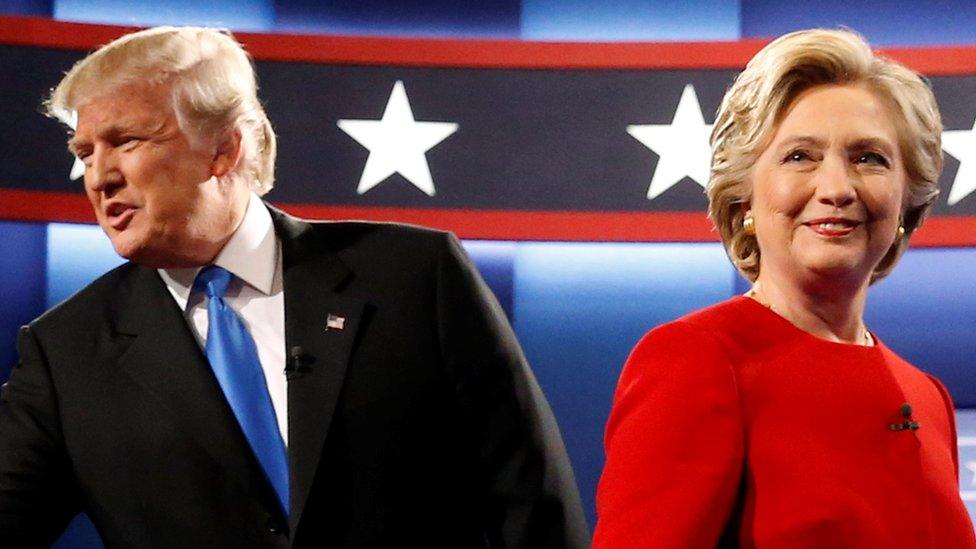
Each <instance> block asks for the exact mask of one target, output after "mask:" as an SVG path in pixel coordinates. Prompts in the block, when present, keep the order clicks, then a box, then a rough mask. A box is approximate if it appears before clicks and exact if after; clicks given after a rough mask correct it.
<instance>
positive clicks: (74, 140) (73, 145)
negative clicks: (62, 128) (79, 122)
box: [68, 135, 79, 156]
mask: <svg viewBox="0 0 976 549" xmlns="http://www.w3.org/2000/svg"><path fill="white" fill-rule="evenodd" d="M78 141H79V140H78V137H77V136H74V135H73V136H71V137H70V138H69V139H68V151H70V152H71V154H73V155H75V156H78V145H79V143H78Z"/></svg>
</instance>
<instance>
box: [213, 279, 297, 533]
mask: <svg viewBox="0 0 976 549" xmlns="http://www.w3.org/2000/svg"><path fill="white" fill-rule="evenodd" d="M232 276H233V275H231V274H230V273H229V272H227V271H226V270H225V269H222V268H220V267H217V266H216V265H211V266H210V267H206V268H204V269H203V270H202V271H200V274H198V275H197V280H196V283H195V284H194V286H195V287H196V288H197V289H199V290H203V291H205V292H206V293H207V298H208V299H207V316H208V317H209V327H208V328H207V349H206V351H207V360H209V361H210V367H211V368H212V369H213V372H214V375H215V376H216V377H217V381H218V382H219V383H220V388H221V389H223V391H224V396H225V397H227V402H228V403H229V404H230V407H231V409H232V410H233V411H234V415H235V416H236V417H237V422H238V423H239V424H240V425H241V429H242V430H243V431H244V436H245V437H247V441H248V443H249V444H250V445H251V449H252V450H253V451H254V455H255V456H256V457H257V458H258V462H259V463H260V464H261V467H262V468H263V469H264V473H265V475H267V477H268V480H270V481H271V485H272V486H274V489H275V492H276V493H277V494H278V500H279V502H280V503H281V507H282V509H283V510H284V511H285V515H286V516H287V515H288V457H287V451H286V450H285V443H284V441H283V440H282V439H281V432H280V431H279V430H278V422H277V420H276V419H275V411H274V406H273V405H272V404H271V395H270V394H269V393H268V384H267V382H266V381H265V379H264V371H263V370H262V369H261V361H260V359H258V351H257V347H255V345H254V339H252V338H251V334H250V333H248V331H247V328H246V327H244V324H243V323H242V322H241V319H240V318H238V316H237V314H235V313H234V311H233V309H231V308H230V307H228V306H227V304H226V303H225V302H224V293H226V292H227V286H229V285H230V281H231V278H232Z"/></svg>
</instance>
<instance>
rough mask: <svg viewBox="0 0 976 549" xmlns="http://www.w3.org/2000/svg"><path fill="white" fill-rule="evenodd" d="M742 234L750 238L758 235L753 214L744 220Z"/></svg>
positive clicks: (747, 215)
mask: <svg viewBox="0 0 976 549" xmlns="http://www.w3.org/2000/svg"><path fill="white" fill-rule="evenodd" d="M742 232H744V233H746V234H747V235H749V236H755V235H756V220H755V219H753V217H752V215H751V214H746V216H745V217H743V218H742Z"/></svg>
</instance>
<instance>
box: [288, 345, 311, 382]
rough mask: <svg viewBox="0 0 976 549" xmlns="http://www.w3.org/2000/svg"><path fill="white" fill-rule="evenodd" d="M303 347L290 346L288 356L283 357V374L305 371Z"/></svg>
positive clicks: (289, 374)
mask: <svg viewBox="0 0 976 549" xmlns="http://www.w3.org/2000/svg"><path fill="white" fill-rule="evenodd" d="M305 359H306V357H305V349H302V346H301V345H295V346H294V347H292V348H291V352H290V353H289V356H288V358H286V359H285V376H286V377H288V378H290V377H291V376H293V375H295V374H298V373H300V372H304V371H305V369H306V368H305Z"/></svg>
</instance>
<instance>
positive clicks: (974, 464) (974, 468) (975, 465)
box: [963, 461, 976, 486]
mask: <svg viewBox="0 0 976 549" xmlns="http://www.w3.org/2000/svg"><path fill="white" fill-rule="evenodd" d="M963 466H964V467H966V469H969V471H970V472H971V473H973V479H972V480H971V481H970V482H969V484H971V485H973V486H976V461H967V462H965V463H964V464H963Z"/></svg>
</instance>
